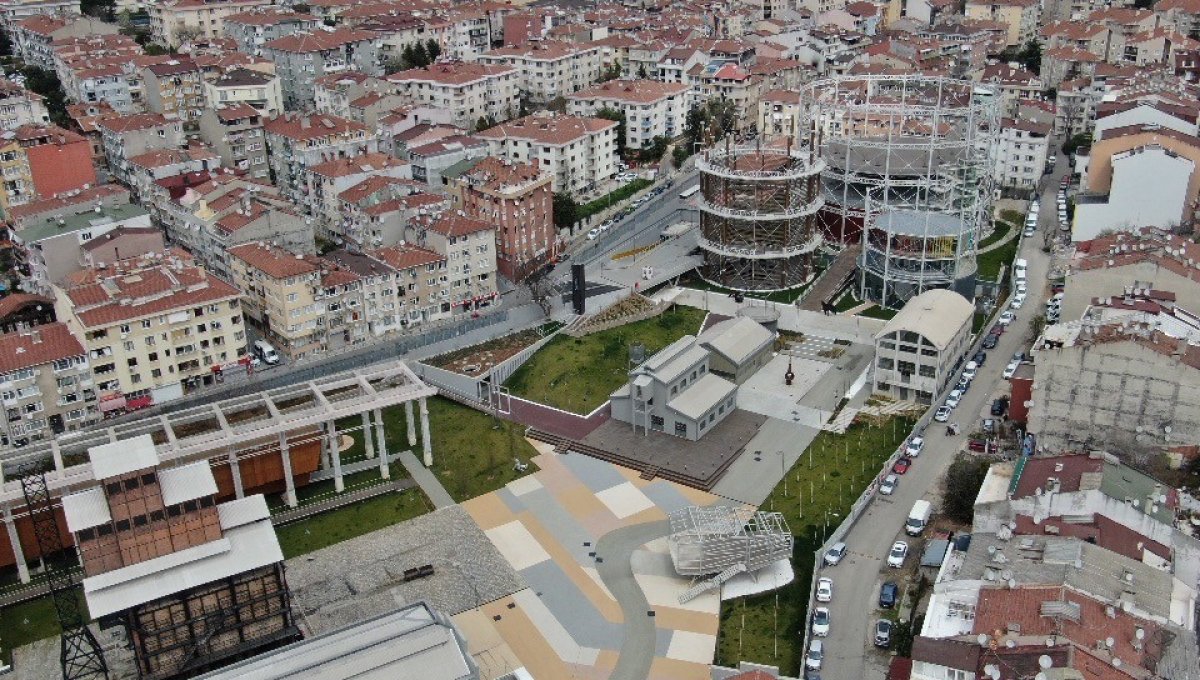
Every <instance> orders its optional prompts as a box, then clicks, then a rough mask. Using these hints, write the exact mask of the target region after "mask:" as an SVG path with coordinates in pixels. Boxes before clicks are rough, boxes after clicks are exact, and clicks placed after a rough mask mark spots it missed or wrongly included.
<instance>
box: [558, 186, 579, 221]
mask: <svg viewBox="0 0 1200 680" xmlns="http://www.w3.org/2000/svg"><path fill="white" fill-rule="evenodd" d="M578 215H579V204H578V203H576V202H575V199H573V198H571V195H570V194H564V193H560V192H555V194H554V228H555V229H566V228H570V227H573V226H575V222H577V221H578Z"/></svg>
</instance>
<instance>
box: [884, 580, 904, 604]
mask: <svg viewBox="0 0 1200 680" xmlns="http://www.w3.org/2000/svg"><path fill="white" fill-rule="evenodd" d="M899 598H900V586H898V585H896V582H895V581H888V582H886V583H884V584H883V585H882V586H881V587H880V588H879V606H880V607H883V608H884V609H891V608H892V607H895V606H896V600H898V599H899Z"/></svg>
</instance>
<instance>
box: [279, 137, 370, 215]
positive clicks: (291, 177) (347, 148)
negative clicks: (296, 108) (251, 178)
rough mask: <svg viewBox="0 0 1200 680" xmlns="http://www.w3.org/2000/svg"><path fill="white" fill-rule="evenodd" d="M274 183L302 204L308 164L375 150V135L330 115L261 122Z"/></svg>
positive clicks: (291, 198)
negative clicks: (273, 174)
mask: <svg viewBox="0 0 1200 680" xmlns="http://www.w3.org/2000/svg"><path fill="white" fill-rule="evenodd" d="M263 129H264V131H265V132H266V136H267V151H268V153H269V156H268V159H269V162H270V164H271V170H272V171H274V173H275V184H276V186H278V187H279V189H280V191H282V192H283V195H284V196H285V197H287V198H288V199H290V200H292V201H294V202H295V203H296V204H297V205H305V204H306V200H305V198H304V191H305V188H306V186H307V184H306V182H305V176H306V171H307V169H308V168H310V167H312V166H314V165H319V164H321V163H325V162H327V161H331V160H337V159H339V158H352V157H354V156H358V155H360V154H364V153H374V152H376V151H377V150H378V142H377V140H376V137H375V135H373V134H368V132H367V128H366V126H365V125H362V124H361V123H355V122H353V121H349V120H346V119H344V118H339V117H337V116H331V115H321V116H309V115H296V114H283V115H281V116H276V117H275V118H271V119H269V120H267V121H266V122H265V123H264V124H263Z"/></svg>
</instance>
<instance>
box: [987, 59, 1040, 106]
mask: <svg viewBox="0 0 1200 680" xmlns="http://www.w3.org/2000/svg"><path fill="white" fill-rule="evenodd" d="M979 82H981V83H983V84H985V85H988V86H990V87H992V88H993V89H995V90H996V93H997V94H998V95H999V96H1000V115H1002V116H1008V117H1009V118H1016V116H1017V110H1018V109H1019V107H1020V103H1021V101H1022V100H1040V99H1041V98H1042V93H1043V92H1044V91H1045V89H1046V88H1045V86H1044V85H1043V84H1042V79H1041V78H1039V77H1038V76H1037V75H1035V74H1033V73H1032V72H1030V71H1027V70H1025V69H1023V68H1020V67H1018V66H1015V65H1012V64H991V65H989V66H987V67H985V68H984V69H983V74H982V75H981V76H980V77H979Z"/></svg>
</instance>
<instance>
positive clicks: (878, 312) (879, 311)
mask: <svg viewBox="0 0 1200 680" xmlns="http://www.w3.org/2000/svg"><path fill="white" fill-rule="evenodd" d="M898 311H899V310H896V309H887V308H886V307H880V306H879V305H874V306H872V307H867V308H866V309H864V310H862V311H861V312H859V313H858V316H866V317H870V318H872V319H883V320H884V321H887V320H888V319H890V318H892V317H893V316H896V313H897V312H898Z"/></svg>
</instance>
